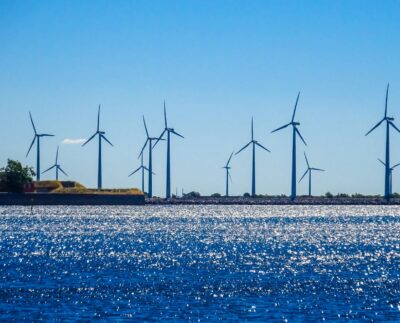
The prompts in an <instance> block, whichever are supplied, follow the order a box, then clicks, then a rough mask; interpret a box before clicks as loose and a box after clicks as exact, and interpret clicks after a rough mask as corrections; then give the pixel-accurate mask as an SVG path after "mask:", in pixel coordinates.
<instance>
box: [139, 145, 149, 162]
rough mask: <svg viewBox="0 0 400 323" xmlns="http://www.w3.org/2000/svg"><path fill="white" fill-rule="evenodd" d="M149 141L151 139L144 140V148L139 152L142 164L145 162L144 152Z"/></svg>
mask: <svg viewBox="0 0 400 323" xmlns="http://www.w3.org/2000/svg"><path fill="white" fill-rule="evenodd" d="M148 142H149V139H146V141H145V142H144V145H143V148H142V150H141V151H140V154H139V156H138V159H139V158H140V157H142V164H143V152H144V149H145V148H146V145H147V143H148Z"/></svg>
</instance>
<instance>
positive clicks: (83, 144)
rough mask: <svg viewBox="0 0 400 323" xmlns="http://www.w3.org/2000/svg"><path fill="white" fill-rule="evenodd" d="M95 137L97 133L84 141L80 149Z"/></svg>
mask: <svg viewBox="0 0 400 323" xmlns="http://www.w3.org/2000/svg"><path fill="white" fill-rule="evenodd" d="M96 135H97V132H96V133H95V134H94V135H93V136H91V137H90V138H89V139H88V140H86V141H85V143H84V144H83V145H82V147H83V146H85V145H86V144H87V143H88V142H89V141H90V140H92V139H93V138H94V137H95V136H96Z"/></svg>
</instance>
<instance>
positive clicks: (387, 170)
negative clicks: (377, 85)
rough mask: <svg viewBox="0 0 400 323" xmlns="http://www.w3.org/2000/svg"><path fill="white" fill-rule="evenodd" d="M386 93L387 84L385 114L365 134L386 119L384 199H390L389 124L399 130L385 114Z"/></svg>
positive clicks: (392, 119)
mask: <svg viewBox="0 0 400 323" xmlns="http://www.w3.org/2000/svg"><path fill="white" fill-rule="evenodd" d="M388 95H389V84H388V85H387V87H386V100H385V114H384V115H383V118H382V120H381V121H379V122H378V123H377V124H376V125H375V126H374V127H373V128H372V129H371V130H370V131H368V132H367V133H366V134H365V135H366V136H368V135H369V134H370V133H371V132H372V131H374V130H375V129H376V128H378V127H379V126H380V125H381V123H382V122H384V121H386V154H385V199H387V200H388V199H390V137H389V132H390V131H389V130H390V126H392V127H393V128H394V129H396V130H397V131H398V132H400V130H399V129H398V128H397V127H396V126H395V125H394V123H393V121H394V118H393V117H388V116H387V102H388Z"/></svg>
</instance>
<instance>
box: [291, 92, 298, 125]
mask: <svg viewBox="0 0 400 323" xmlns="http://www.w3.org/2000/svg"><path fill="white" fill-rule="evenodd" d="M299 96H300V91H299V93H298V94H297V99H296V104H295V105H294V110H293V116H292V122H293V121H294V116H295V115H296V109H297V102H299Z"/></svg>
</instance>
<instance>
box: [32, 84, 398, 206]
mask: <svg viewBox="0 0 400 323" xmlns="http://www.w3.org/2000/svg"><path fill="white" fill-rule="evenodd" d="M388 96H389V84H387V87H386V96H385V106H384V114H383V118H382V119H381V120H379V121H378V123H376V124H375V125H374V126H373V127H372V128H371V129H370V130H369V131H368V132H367V133H366V134H365V135H366V136H368V135H369V134H370V133H372V132H374V131H375V130H376V129H377V128H379V126H380V125H381V124H383V123H384V125H385V126H386V127H385V134H386V135H385V145H384V147H385V159H384V161H383V160H381V159H378V160H379V162H380V163H381V164H382V165H383V166H384V169H385V172H384V188H385V189H384V195H383V197H384V199H385V200H386V201H392V202H393V197H394V194H395V193H394V192H393V184H392V183H393V170H394V169H395V168H396V167H398V166H399V164H396V165H393V166H391V164H390V129H391V128H392V129H394V130H396V131H397V132H400V130H399V129H398V128H397V126H396V125H395V124H394V117H391V116H389V115H388ZM299 98H300V92H298V94H297V97H296V100H295V104H294V108H293V112H292V116H291V119H290V121H289V122H288V123H286V124H284V125H282V126H280V127H278V128H276V129H274V130H273V131H272V132H271V133H275V132H279V131H281V130H283V129H285V128H288V127H291V130H292V132H291V138H292V147H291V148H292V149H291V166H292V167H291V173H290V174H291V190H290V195H289V197H290V201H291V203H319V200H318V199H320V198H321V197H318V196H314V195H313V191H312V180H313V178H314V177H313V175H314V173H315V172H325V170H324V169H322V168H317V167H314V166H311V165H310V163H309V160H308V157H307V154H306V152H304V161H305V167H306V169H305V171H304V173H303V174H302V176H301V177H300V178H298V177H297V139H298V138H299V139H300V140H301V142H302V143H303V144H304V145H305V146H307V144H306V141H305V140H304V138H303V136H302V134H301V133H300V130H299V126H300V122H298V121H297V119H296V113H297V108H298V104H299ZM100 117H101V106H100V105H99V106H98V111H97V124H96V131H95V133H93V134H92V135H91V136H90V137H89V138H88V139H85V140H84V143H83V144H82V147H84V146H85V145H86V144H88V143H89V142H90V141H92V140H93V139H95V138H97V139H98V158H97V190H98V191H99V192H100V191H102V190H104V189H103V168H102V149H103V147H102V142H103V141H106V142H107V143H108V144H109V145H111V146H113V144H112V143H111V142H110V141H109V140H108V139H107V137H106V136H105V134H106V132H105V131H103V130H101V129H100ZM29 119H30V122H31V125H32V128H33V131H34V138H33V140H32V142H31V144H30V146H29V149H28V153H27V154H26V156H28V155H29V153H30V151H31V149H32V147H33V146H34V144H35V143H36V145H37V151H36V169H35V170H36V181H37V182H39V181H40V174H46V173H48V172H49V171H51V170H53V169H54V170H55V180H56V181H58V180H59V175H60V173H62V174H63V175H64V176H66V177H67V176H68V174H67V173H66V172H65V171H64V170H63V168H61V165H60V163H59V146H57V150H56V158H55V162H54V164H52V166H50V167H49V168H47V169H46V170H45V171H43V172H41V171H40V156H41V146H40V139H41V138H42V137H54V135H53V134H48V133H38V132H37V130H36V125H35V123H34V121H33V117H32V114H31V113H30V112H29ZM162 121H163V129H162V131H161V134H160V135H159V136H151V135H150V133H149V130H148V126H147V122H146V119H145V117H144V116H142V124H143V128H144V132H145V141H144V144H143V145H142V148H141V149H140V151H139V154H138V158H139V159H140V166H138V167H137V168H136V169H135V170H134V171H132V172H131V173H130V174H129V175H128V177H131V176H133V175H134V174H136V173H138V172H140V174H141V183H140V187H141V191H142V192H143V194H145V196H146V200H147V201H148V202H149V203H160V201H161V200H160V199H163V198H164V199H165V201H167V203H168V201H170V202H171V203H172V200H174V199H178V196H177V194H175V195H174V196H172V194H171V185H172V184H171V182H172V181H171V159H172V153H171V151H172V149H171V140H172V137H173V136H176V137H179V138H184V137H183V136H182V135H181V134H180V133H178V132H177V131H176V130H175V129H174V128H172V127H170V126H169V123H168V118H167V109H166V104H165V100H164V103H163V118H162ZM160 141H161V142H166V155H165V156H166V158H165V162H166V168H165V195H164V196H161V197H158V196H154V192H153V175H155V173H154V171H153V163H154V156H153V150H154V148H155V147H156V146H157V145H158V144H159V142H160ZM248 147H250V148H251V182H250V184H251V185H250V192H251V193H250V194H249V197H251V198H254V199H258V202H259V203H266V204H274V203H285V204H286V203H290V202H288V201H286V200H285V199H284V196H285V195H284V194H282V195H281V196H282V198H281V199H280V200H279V199H277V198H272V196H269V195H262V194H257V189H256V183H257V176H256V174H257V172H256V164H257V163H256V150H257V148H259V149H261V150H263V151H265V152H268V153H270V152H271V151H270V150H269V149H268V148H267V147H265V146H264V145H262V144H261V143H260V142H259V141H258V140H256V139H255V130H254V117H251V125H250V141H249V142H247V143H246V144H245V145H244V146H242V147H241V148H240V149H238V150H237V151H236V152H232V153H231V154H230V155H229V158H228V160H227V162H226V164H225V166H223V167H222V168H223V169H224V170H225V183H224V184H225V185H224V186H225V190H224V192H223V194H222V195H221V194H219V193H218V194H219V195H221V198H223V199H227V198H229V199H230V202H229V200H224V201H223V202H222V203H238V204H241V203H246V202H244V201H243V200H242V198H241V196H240V195H237V194H233V195H232V193H231V184H232V183H231V181H232V176H231V169H232V162H234V163H237V162H238V159H237V158H236V159H235V158H233V157H234V156H238V155H239V154H242V153H243V152H244V151H245V150H246V149H247V148H248ZM146 148H147V151H148V153H147V159H146V158H145V157H146V154H145V151H146ZM146 163H147V164H146ZM241 163H243V162H241ZM258 165H259V167H260V168H264V169H265V168H266V167H265V162H261V163H258ZM243 166H244V165H240V166H239V168H243ZM111 169H112V168H111ZM178 171H179V170H178ZM110 172H111V171H110ZM146 172H147V175H148V181H147V189H146V188H145V174H146ZM307 175H308V189H307V192H308V194H307V195H306V196H305V195H301V196H300V198H299V196H298V194H297V184H298V183H301V182H302V181H303V180H304V178H305V177H306V176H307ZM263 183H264V184H265V180H263ZM236 189H237V188H236ZM218 194H217V193H216V194H213V196H214V199H215V198H217V196H218ZM246 194H247V193H244V194H243V195H244V196H246ZM328 195H329V194H328V193H327V196H328ZM195 196H197V198H198V197H199V196H200V193H198V192H195V191H194V192H188V193H187V194H182V196H181V197H180V199H181V202H182V203H185V200H186V202H188V200H189V199H190V197H195ZM262 197H264V199H266V200H265V201H261V200H260V199H261V198H262ZM306 197H307V199H305V198H306ZM203 198H206V196H204V197H203ZM197 201H198V202H199V203H206V204H207V203H214V202H215V201H214V202H211V200H210V199H205V200H204V199H203V200H202V201H200V200H199V199H198V200H197ZM192 202H193V201H192ZM258 202H257V203H258ZM174 203H175V202H174ZM218 203H219V202H218ZM250 203H253V202H250ZM321 203H322V202H321ZM323 203H336V202H333V201H332V200H330V201H329V200H324V201H323ZM374 203H375V202H374Z"/></svg>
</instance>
